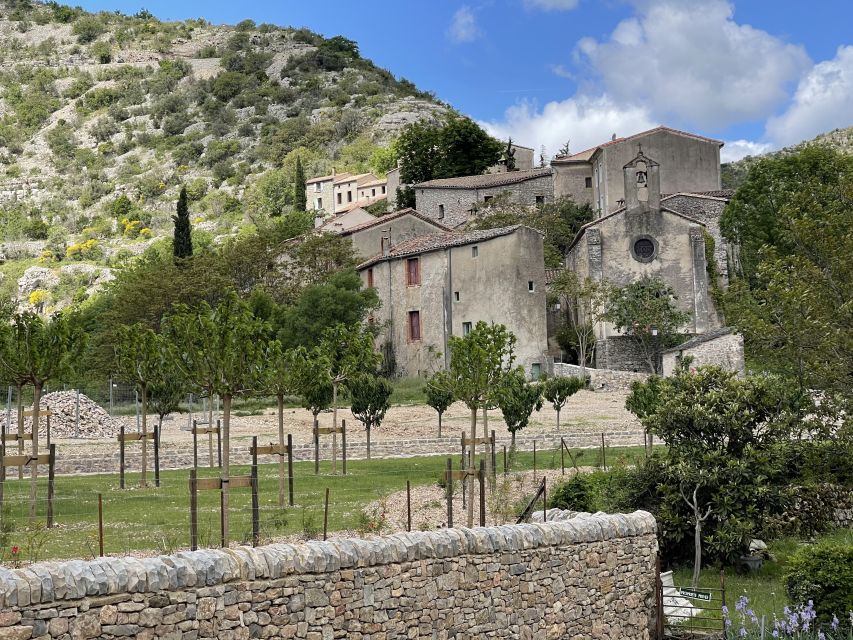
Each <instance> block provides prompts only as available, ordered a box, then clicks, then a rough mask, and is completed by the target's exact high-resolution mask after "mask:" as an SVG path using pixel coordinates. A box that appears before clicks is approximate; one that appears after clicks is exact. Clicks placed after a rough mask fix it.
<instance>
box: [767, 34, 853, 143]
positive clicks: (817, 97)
mask: <svg viewBox="0 0 853 640" xmlns="http://www.w3.org/2000/svg"><path fill="white" fill-rule="evenodd" d="M850 125H853V46H842V47H839V48H838V52H837V53H836V55H835V57H834V58H833V59H832V60H826V61H824V62H821V63H819V64H816V65H815V66H814V67H812V69H811V71H809V72H808V73H807V74H806V75H805V76H804V77H803V79H802V80H801V81H800V84H799V86H798V87H797V91H796V93H795V94H794V100H793V102H792V103H791V105H790V106H789V107H788V109H787V110H786V111H785V112H784V113H783V114H782V115H781V116H778V117H775V118H771V119H770V120H769V121H768V123H767V138H768V139H770V140H772V141H773V142H774V143H775V144H776V145H778V146H780V147H781V146H785V145H789V144H794V143H797V142H800V141H801V140H808V139H811V138H813V137H815V136H816V135H817V134H819V133H823V132H825V131H831V130H832V129H836V128H838V127H849V126H850Z"/></svg>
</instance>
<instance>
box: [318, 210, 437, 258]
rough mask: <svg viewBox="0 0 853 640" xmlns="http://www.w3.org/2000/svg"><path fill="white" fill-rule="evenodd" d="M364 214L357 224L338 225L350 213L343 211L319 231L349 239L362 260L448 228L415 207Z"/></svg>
mask: <svg viewBox="0 0 853 640" xmlns="http://www.w3.org/2000/svg"><path fill="white" fill-rule="evenodd" d="M362 211H363V209H362ZM364 213H365V215H366V216H367V219H366V220H361V221H360V222H358V223H357V224H350V225H347V224H342V225H339V224H338V222H339V221H341V220H342V219H345V218H347V217H348V216H349V215H350V214H345V215H343V216H339V217H337V218H335V219H333V220H331V221H330V222H328V223H327V224H325V225H323V226H322V227H320V230H321V231H327V232H331V233H337V234H338V235H340V236H343V237H345V238H349V239H350V240H351V241H352V245H353V249H355V253H356V255H357V256H360V257H361V258H362V259H364V260H366V259H367V258H370V257H372V256H375V255H377V254H381V253H382V252H383V251H384V250H386V249H392V248H394V247H395V246H396V245H398V244H400V243H402V242H406V241H408V240H411V239H413V238H417V237H419V236H426V235H432V234H435V233H446V232H448V231H450V229H448V228H447V227H445V226H444V225H443V224H440V223H438V222H436V221H435V220H432V219H430V218H427V217H426V216H425V215H423V214H421V213H419V212H418V211H416V210H414V209H402V210H400V211H396V212H394V213H389V214H387V215H384V216H379V217H378V218H377V217H375V216H372V215H370V214H369V213H367V212H364ZM344 222H345V223H346V220H344Z"/></svg>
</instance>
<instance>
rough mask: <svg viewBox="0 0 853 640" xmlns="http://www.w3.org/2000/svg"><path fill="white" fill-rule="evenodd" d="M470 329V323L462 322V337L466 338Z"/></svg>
mask: <svg viewBox="0 0 853 640" xmlns="http://www.w3.org/2000/svg"><path fill="white" fill-rule="evenodd" d="M471 329H472V327H471V323H470V322H463V323H462V335H463V336H467V335H468V334H469V333H471Z"/></svg>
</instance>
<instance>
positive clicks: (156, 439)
mask: <svg viewBox="0 0 853 640" xmlns="http://www.w3.org/2000/svg"><path fill="white" fill-rule="evenodd" d="M154 486H155V487H159V486H160V425H159V424H155V425H154Z"/></svg>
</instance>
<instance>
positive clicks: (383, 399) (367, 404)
mask: <svg viewBox="0 0 853 640" xmlns="http://www.w3.org/2000/svg"><path fill="white" fill-rule="evenodd" d="M347 388H348V389H349V391H350V396H351V399H352V414H353V415H354V416H355V417H356V419H357V420H358V421H359V422H361V423H362V424H363V425H364V428H365V429H366V430H367V459H368V460H370V432H371V430H372V429H375V428H378V427H379V426H380V425H381V424H382V420H384V419H385V412H386V411H388V409H389V407H390V406H391V403H390V398H391V393H392V392H393V391H394V387H393V386H391V383H390V382H388V380H386V379H385V378H380V377H379V376H374V375H370V374H366V373H362V374H358V375H356V376H354V377H353V378H352V379H351V380H350V381H349V382H347Z"/></svg>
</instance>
